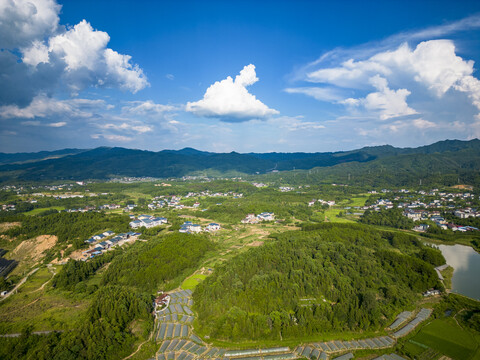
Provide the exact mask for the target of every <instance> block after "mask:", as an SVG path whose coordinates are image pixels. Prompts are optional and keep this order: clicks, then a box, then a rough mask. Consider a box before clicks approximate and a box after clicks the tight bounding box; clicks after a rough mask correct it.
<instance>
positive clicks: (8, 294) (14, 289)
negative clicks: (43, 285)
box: [0, 267, 40, 301]
mask: <svg viewBox="0 0 480 360" xmlns="http://www.w3.org/2000/svg"><path fill="white" fill-rule="evenodd" d="M38 269H40V268H39V267H37V268H35V269H33V270H32V271H30V272H29V273H28V274H27V276H25V277H24V278H23V279H22V280H20V282H19V283H18V284H17V285H16V286H15V287H14V288H13V290H12V291H10V292H9V293H7V294H6V295H5V296H4V297H2V298H1V299H0V301H3V300H5V299H6V298H8V297H9V296H10V295H12V294H13V293H15V291H17V289H18V288H19V287H20V286H22V285H23V284H24V283H25V281H27V279H28V277H29V276H30V275H32V274H33V273H35V272H36V271H37V270H38Z"/></svg>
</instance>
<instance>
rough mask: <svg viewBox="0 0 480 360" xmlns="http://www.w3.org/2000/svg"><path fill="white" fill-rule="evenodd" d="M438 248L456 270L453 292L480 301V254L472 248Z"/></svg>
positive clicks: (454, 246)
mask: <svg viewBox="0 0 480 360" xmlns="http://www.w3.org/2000/svg"><path fill="white" fill-rule="evenodd" d="M436 246H437V247H438V248H439V249H440V251H441V252H442V254H443V256H444V257H445V260H447V264H448V265H450V266H451V267H453V269H454V270H453V278H452V292H455V293H458V294H462V295H465V296H468V297H471V298H473V299H477V300H480V254H479V253H477V252H476V251H475V250H473V249H472V248H471V247H470V246H464V245H436Z"/></svg>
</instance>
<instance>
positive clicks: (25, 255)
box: [12, 235, 58, 262]
mask: <svg viewBox="0 0 480 360" xmlns="http://www.w3.org/2000/svg"><path fill="white" fill-rule="evenodd" d="M57 240H58V237H56V236H55V235H40V236H37V237H36V238H35V239H31V240H25V241H23V242H22V243H21V244H20V245H18V246H17V247H16V248H15V249H14V250H13V251H12V258H13V259H16V260H20V261H22V260H23V261H25V260H32V261H34V262H37V261H39V260H41V259H42V258H43V256H44V255H43V252H44V251H46V250H48V249H51V248H52V247H53V246H54V245H55V244H56V243H57Z"/></svg>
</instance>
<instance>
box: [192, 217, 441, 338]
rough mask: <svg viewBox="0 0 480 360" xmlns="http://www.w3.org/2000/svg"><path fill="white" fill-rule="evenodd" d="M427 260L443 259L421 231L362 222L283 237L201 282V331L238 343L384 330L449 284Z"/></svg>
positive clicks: (197, 305) (197, 292)
mask: <svg viewBox="0 0 480 360" xmlns="http://www.w3.org/2000/svg"><path fill="white" fill-rule="evenodd" d="M429 252H435V255H436V256H431V257H429V256H428V257H427V256H425V254H426V253H429ZM437 252H438V254H437ZM423 258H425V259H429V258H432V259H436V260H435V261H436V262H438V258H440V259H441V260H443V259H442V256H441V255H440V254H439V251H438V250H434V249H431V248H427V247H426V246H425V245H423V244H422V243H421V242H420V241H418V240H417V239H416V238H415V237H413V236H410V235H406V234H398V233H389V232H380V231H378V230H373V229H372V228H370V227H366V226H360V225H345V224H343V225H334V224H323V225H320V226H317V227H314V228H313V229H312V230H309V231H292V232H287V233H284V234H282V235H276V240H272V241H271V242H269V243H266V244H264V245H263V246H262V247H259V248H253V249H250V250H249V251H248V252H246V253H243V254H241V255H238V256H236V257H235V258H233V259H232V260H230V261H228V262H226V263H225V264H224V265H222V266H221V267H220V268H217V269H215V272H214V273H213V274H212V275H211V276H210V277H208V278H207V279H206V280H205V281H204V282H202V283H200V284H199V285H198V286H197V288H196V290H195V293H194V295H193V296H194V300H195V308H196V310H197V312H198V322H199V327H200V332H201V333H203V334H208V335H210V337H213V338H216V339H224V340H235V341H236V340H254V339H257V340H258V339H281V338H284V339H285V338H293V337H302V336H309V335H314V334H325V333H329V332H340V331H365V330H379V329H381V328H383V327H385V326H387V325H388V323H389V322H390V321H391V320H392V318H393V317H394V315H395V314H397V313H398V312H399V311H400V310H402V309H405V307H407V306H409V305H412V304H413V302H414V301H415V299H416V298H417V297H418V295H419V293H420V292H422V291H425V290H426V289H429V288H431V287H435V288H441V284H440V283H439V282H438V278H437V275H436V273H435V271H434V269H433V266H432V264H429V263H427V262H425V261H423V260H422V259H423ZM443 261H444V260H443ZM443 261H442V262H443Z"/></svg>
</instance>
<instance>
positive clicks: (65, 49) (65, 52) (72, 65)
mask: <svg viewBox="0 0 480 360" xmlns="http://www.w3.org/2000/svg"><path fill="white" fill-rule="evenodd" d="M109 41H110V36H108V34H107V33H106V32H103V31H98V30H93V28H92V26H91V25H90V24H89V23H88V22H86V21H85V20H82V21H80V22H79V23H78V24H77V25H75V26H74V27H73V28H71V29H70V30H68V31H66V32H65V33H63V34H60V35H57V36H54V37H52V38H50V40H49V51H50V52H53V53H54V54H56V55H57V56H58V57H60V58H61V59H63V60H64V61H65V63H66V65H67V68H66V70H67V71H73V70H77V69H79V68H82V67H85V68H87V69H88V70H95V68H96V67H97V66H98V65H97V64H98V63H99V61H100V60H101V57H102V51H103V50H104V49H105V47H106V46H107V44H108V42H109Z"/></svg>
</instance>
